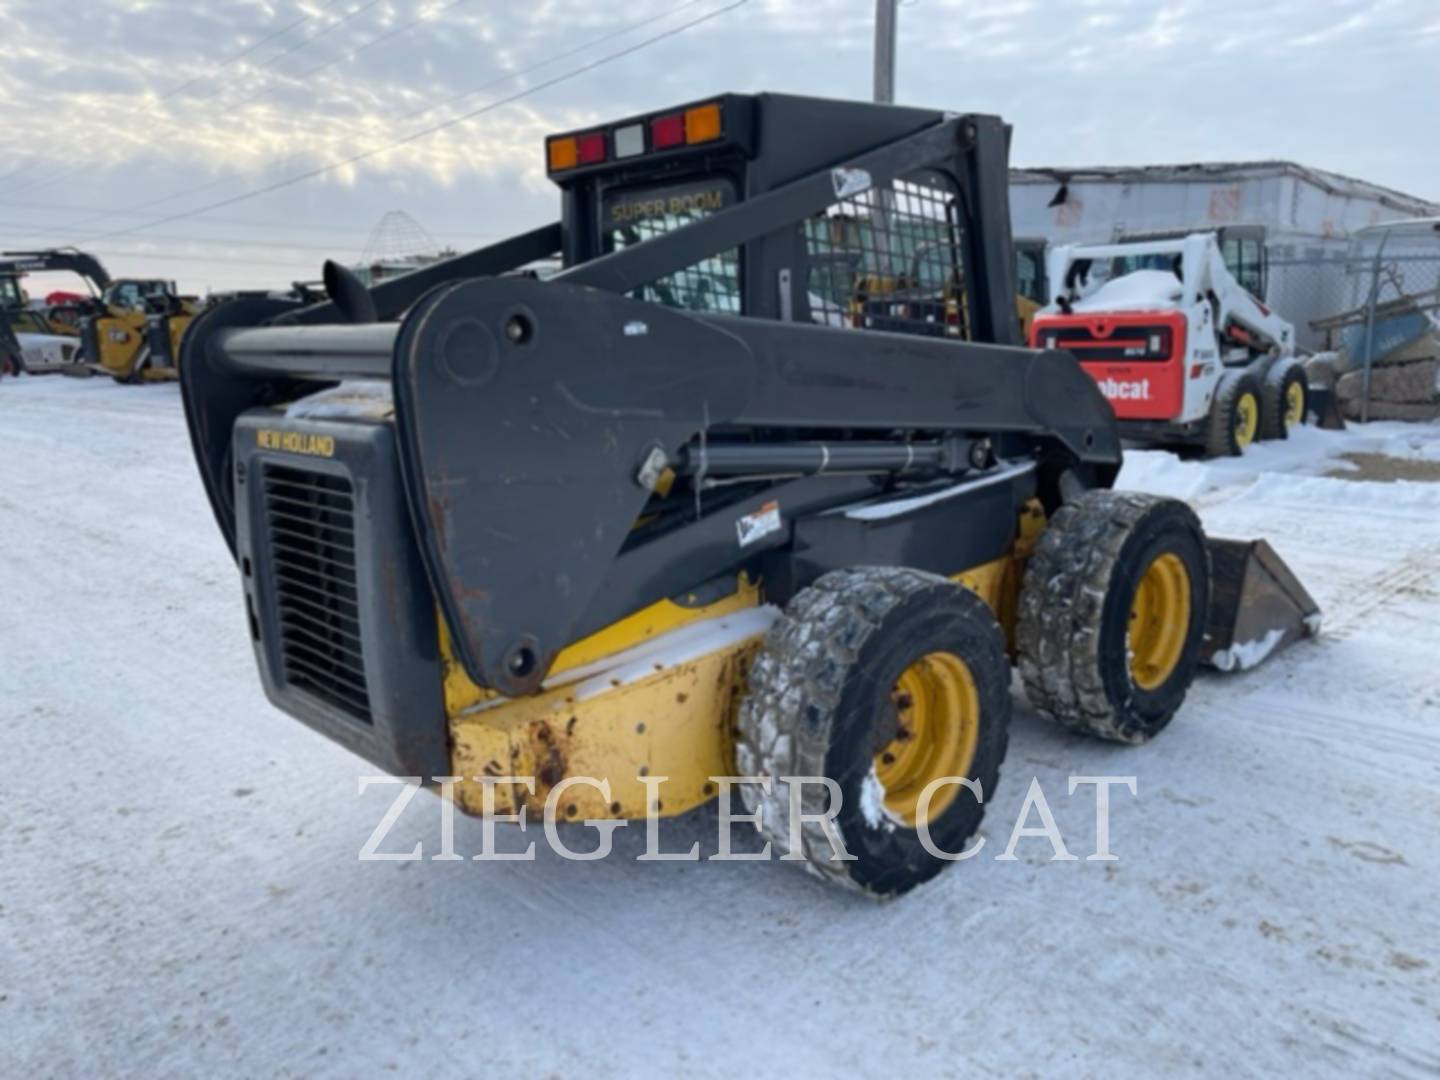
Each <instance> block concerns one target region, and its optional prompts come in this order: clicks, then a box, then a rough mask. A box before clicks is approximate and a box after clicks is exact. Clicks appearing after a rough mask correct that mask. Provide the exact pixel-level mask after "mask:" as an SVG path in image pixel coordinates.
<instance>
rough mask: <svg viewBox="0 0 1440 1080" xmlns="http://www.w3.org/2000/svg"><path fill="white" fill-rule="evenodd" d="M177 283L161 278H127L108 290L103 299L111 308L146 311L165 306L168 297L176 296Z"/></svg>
mask: <svg viewBox="0 0 1440 1080" xmlns="http://www.w3.org/2000/svg"><path fill="white" fill-rule="evenodd" d="M175 291H176V290H175V283H174V282H173V281H163V280H161V279H159V278H144V279H142V278H126V279H124V280H123V281H117V282H115V283H114V284H113V285H111V286H110V287H109V288H107V289H106V290H105V292H104V294H103V295H102V297H101V299H102V300H103V301H104V302H105V303H106V304H107V305H109V306H110V307H118V308H128V309H130V310H132V311H145V310H149V309H150V308H151V307H154V306H156V305H160V306H161V307H163V306H164V304H165V301H166V299H167V298H168V297H170V296H173V295H174V294H175Z"/></svg>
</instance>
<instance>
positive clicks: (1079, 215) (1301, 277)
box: [1010, 161, 1440, 347]
mask: <svg viewBox="0 0 1440 1080" xmlns="http://www.w3.org/2000/svg"><path fill="white" fill-rule="evenodd" d="M1010 213H1011V219H1012V221H1013V223H1014V230H1015V237H1016V240H1017V244H1018V246H1019V248H1020V252H1021V260H1020V261H1021V273H1022V276H1023V274H1024V273H1025V265H1026V264H1027V260H1026V256H1025V252H1026V251H1027V250H1029V251H1031V252H1032V253H1033V252H1034V251H1036V250H1038V249H1039V248H1040V246H1041V245H1042V244H1043V243H1050V244H1056V243H1096V242H1110V241H1113V240H1120V239H1130V238H1136V237H1141V236H1149V237H1154V236H1157V235H1174V234H1183V233H1187V232H1197V231H1204V230H1216V231H1219V232H1220V233H1221V234H1222V235H1221V241H1222V245H1223V247H1224V249H1225V256H1226V262H1227V263H1229V264H1230V266H1231V269H1232V270H1233V271H1234V272H1235V274H1236V276H1237V277H1238V278H1239V279H1240V280H1241V281H1242V282H1243V283H1245V284H1246V285H1247V287H1249V288H1250V289H1251V290H1252V291H1253V292H1255V293H1256V295H1257V296H1259V297H1261V299H1263V300H1265V301H1266V302H1267V303H1269V304H1270V305H1271V306H1272V307H1274V308H1276V309H1277V310H1278V311H1280V313H1281V314H1282V315H1284V316H1285V318H1287V319H1289V320H1290V321H1291V322H1293V323H1294V324H1295V326H1296V330H1297V339H1298V341H1299V342H1300V343H1301V344H1302V345H1307V346H1310V347H1320V344H1321V342H1320V339H1319V336H1318V335H1317V334H1316V333H1315V332H1314V331H1313V330H1312V329H1311V328H1310V326H1309V324H1310V322H1311V321H1313V320H1317V319H1323V318H1325V317H1326V316H1329V315H1333V314H1334V313H1336V312H1337V311H1340V310H1342V309H1344V308H1345V307H1347V306H1349V305H1350V304H1352V303H1353V302H1354V300H1355V298H1354V297H1353V296H1352V295H1351V293H1352V292H1353V288H1354V283H1353V281H1352V280H1351V278H1350V277H1349V276H1347V275H1346V274H1345V273H1344V272H1343V267H1342V266H1341V265H1340V260H1343V258H1344V256H1345V254H1346V252H1347V251H1348V249H1349V247H1350V241H1351V237H1352V235H1353V234H1354V233H1356V232H1358V231H1359V230H1361V229H1364V228H1367V227H1369V226H1372V225H1376V224H1379V223H1381V222H1384V221H1391V220H1399V219H1402V218H1416V217H1433V216H1435V215H1440V204H1437V203H1433V202H1427V201H1426V200H1424V199H1420V198H1416V197H1414V196H1411V195H1406V194H1404V193H1403V192H1399V191H1394V190H1392V189H1390V188H1386V187H1382V186H1380V185H1379V184H1371V183H1368V182H1366V181H1364V180H1354V179H1351V178H1350V177H1347V176H1341V175H1340V174H1338V173H1332V172H1327V171H1325V170H1322V169H1312V168H1308V167H1306V166H1304V165H1297V164H1295V163H1294V162H1289V161H1256V162H1233V163H1215V164H1197V165H1146V166H1132V167H1097V168H1086V167H1080V168H1034V169H1013V170H1011V173H1010ZM1032 260H1033V254H1032Z"/></svg>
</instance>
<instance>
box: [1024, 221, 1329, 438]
mask: <svg viewBox="0 0 1440 1080" xmlns="http://www.w3.org/2000/svg"><path fill="white" fill-rule="evenodd" d="M1049 278H1050V281H1051V282H1052V283H1053V288H1054V290H1055V292H1054V299H1053V300H1052V301H1051V303H1050V304H1048V305H1047V306H1046V307H1045V308H1044V309H1043V310H1042V311H1041V312H1040V313H1039V314H1038V315H1037V316H1036V317H1035V320H1034V323H1033V324H1032V326H1031V330H1030V342H1031V344H1032V345H1034V346H1036V347H1038V348H1047V349H1069V350H1070V351H1071V352H1073V353H1074V354H1075V356H1076V357H1077V358H1078V359H1079V360H1080V364H1081V367H1083V368H1084V369H1085V370H1086V371H1087V372H1088V373H1089V374H1090V375H1091V377H1092V378H1094V379H1095V381H1096V382H1097V383H1098V384H1099V386H1100V389H1101V392H1102V393H1104V395H1105V397H1106V398H1107V399H1108V400H1109V402H1110V404H1111V406H1112V407H1113V408H1114V410H1115V415H1116V417H1117V419H1118V420H1119V421H1120V430H1121V432H1122V434H1123V435H1124V436H1125V437H1126V438H1129V439H1134V440H1137V441H1141V442H1150V443H1159V444H1192V445H1198V446H1202V447H1204V449H1205V451H1206V453H1207V454H1208V455H1209V456H1212V457H1222V456H1227V455H1234V454H1240V453H1242V452H1244V449H1245V447H1246V446H1248V445H1250V444H1251V443H1252V442H1254V441H1256V440H1257V439H1262V438H1264V439H1283V438H1285V436H1286V433H1287V432H1288V431H1289V429H1290V428H1292V427H1294V426H1295V425H1297V424H1302V423H1304V422H1305V416H1306V411H1307V405H1308V402H1307V400H1306V399H1307V386H1306V382H1305V372H1304V369H1303V367H1302V366H1301V365H1300V362H1299V361H1298V360H1297V359H1296V358H1295V328H1294V327H1293V326H1291V325H1290V324H1289V323H1288V322H1286V321H1285V320H1284V319H1282V318H1281V317H1280V316H1279V315H1277V314H1276V313H1275V312H1274V311H1272V310H1270V308H1268V307H1266V306H1265V305H1264V304H1263V303H1261V302H1260V301H1259V300H1257V299H1256V298H1255V297H1254V296H1252V295H1251V294H1250V293H1249V292H1248V291H1247V290H1246V289H1245V288H1244V287H1243V286H1242V285H1241V284H1240V283H1239V282H1238V281H1237V280H1236V279H1235V276H1234V274H1232V273H1231V271H1230V269H1229V268H1228V267H1227V266H1226V264H1225V260H1224V258H1223V257H1222V255H1221V252H1220V245H1219V242H1218V240H1217V238H1216V235H1215V234H1214V233H1192V234H1191V235H1189V236H1185V237H1177V238H1173V239H1164V240H1152V241H1145V242H1142V243H1120V244H1098V245H1067V246H1063V247H1057V248H1055V249H1053V250H1052V251H1051V252H1050V262H1049Z"/></svg>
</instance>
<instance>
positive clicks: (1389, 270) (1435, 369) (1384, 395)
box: [1266, 223, 1440, 421]
mask: <svg viewBox="0 0 1440 1080" xmlns="http://www.w3.org/2000/svg"><path fill="white" fill-rule="evenodd" d="M1266 299H1267V303H1268V304H1269V305H1270V306H1271V307H1272V308H1274V309H1275V310H1276V311H1277V312H1278V313H1279V314H1280V315H1281V316H1282V317H1283V318H1285V319H1287V320H1289V321H1290V322H1291V323H1293V324H1294V326H1295V331H1296V342H1297V344H1299V346H1300V347H1301V348H1302V349H1304V350H1307V351H1309V352H1311V353H1317V354H1321V355H1320V356H1319V357H1317V358H1316V359H1315V360H1313V361H1311V364H1310V367H1311V381H1312V383H1314V382H1317V381H1318V382H1320V383H1321V384H1322V385H1325V386H1326V387H1327V388H1328V389H1330V390H1332V392H1333V393H1334V394H1335V395H1336V397H1337V398H1338V400H1339V403H1340V407H1341V411H1342V413H1343V414H1344V415H1345V416H1346V418H1347V419H1352V420H1361V421H1367V420H1371V419H1388V420H1432V419H1436V418H1440V232H1437V231H1436V230H1435V229H1434V227H1433V226H1429V225H1426V226H1424V227H1423V228H1422V227H1415V226H1411V225H1410V224H1409V223H1405V224H1403V225H1398V226H1396V227H1395V228H1394V229H1393V230H1392V231H1389V232H1387V231H1385V229H1384V228H1383V227H1381V228H1378V229H1375V230H1371V231H1369V232H1367V233H1365V234H1361V236H1360V238H1358V239H1357V240H1356V241H1355V242H1354V243H1353V244H1351V245H1350V248H1349V250H1347V251H1344V252H1325V253H1316V254H1313V255H1311V256H1310V257H1281V258H1276V257H1272V258H1271V260H1270V262H1269V272H1268V286H1267V289H1266Z"/></svg>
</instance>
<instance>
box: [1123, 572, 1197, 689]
mask: <svg viewBox="0 0 1440 1080" xmlns="http://www.w3.org/2000/svg"><path fill="white" fill-rule="evenodd" d="M1189 633H1190V574H1189V573H1188V572H1187V571H1186V569H1185V564H1184V562H1182V561H1181V559H1180V556H1178V555H1176V554H1174V553H1173V552H1165V553H1164V554H1161V555H1157V556H1155V559H1154V561H1153V562H1151V563H1150V565H1149V566H1148V567H1146V568H1145V573H1144V574H1143V575H1141V578H1140V584H1139V585H1137V586H1136V587H1135V597H1134V599H1133V600H1131V601H1130V626H1129V633H1128V636H1127V640H1126V647H1127V650H1128V652H1129V654H1130V679H1131V681H1132V682H1134V684H1135V685H1136V686H1138V687H1139V688H1140V689H1141V690H1154V689H1156V688H1157V687H1160V686H1162V685H1164V683H1165V680H1166V679H1168V678H1170V676H1171V675H1173V674H1174V672H1175V667H1176V665H1177V664H1179V663H1180V654H1181V653H1182V652H1184V651H1185V639H1186V637H1188V636H1189Z"/></svg>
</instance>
